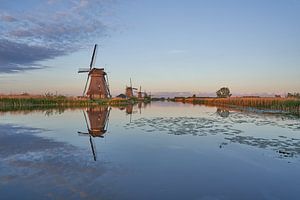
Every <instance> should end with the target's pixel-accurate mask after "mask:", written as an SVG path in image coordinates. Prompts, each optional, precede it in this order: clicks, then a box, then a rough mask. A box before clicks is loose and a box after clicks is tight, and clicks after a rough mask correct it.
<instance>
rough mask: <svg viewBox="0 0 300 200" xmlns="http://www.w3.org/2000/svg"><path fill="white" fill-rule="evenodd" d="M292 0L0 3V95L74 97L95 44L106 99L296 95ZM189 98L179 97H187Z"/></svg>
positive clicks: (298, 17) (299, 42)
mask: <svg viewBox="0 0 300 200" xmlns="http://www.w3.org/2000/svg"><path fill="white" fill-rule="evenodd" d="M299 10H300V1H298V0H260V1H258V0H251V1H250V0H242V1H241V0H240V1H237V0H199V1H196V0H195V1H192V0H188V1H167V0H166V1H158V0H153V1H138V0H128V1H117V0H94V1H91V0H81V1H80V0H78V1H76V0H66V1H62V0H43V1H37V0H28V1H26V4H25V3H24V1H21V0H16V1H13V2H12V1H8V0H4V1H3V2H1V7H0V13H1V14H0V33H1V36H0V93H16V92H31V93H44V92H46V91H49V92H55V91H57V92H58V93H62V94H68V95H80V94H81V93H82V90H83V86H84V81H85V79H86V76H85V75H84V74H77V73H76V72H77V68H79V67H85V66H88V65H89V62H90V57H91V53H92V48H93V44H94V43H98V44H99V45H100V48H99V51H98V56H97V62H96V65H97V66H104V67H105V68H106V71H108V75H109V79H110V85H111V90H112V92H113V94H118V93H121V92H123V90H124V87H125V85H126V84H129V78H130V77H131V78H132V80H133V83H134V85H135V86H139V85H142V87H143V88H144V89H145V90H147V91H151V92H152V93H159V94H166V92H169V93H168V94H178V93H181V92H188V93H189V92H190V93H197V94H198V93H201V94H214V93H215V91H216V90H218V89H219V88H220V87H222V86H228V87H230V88H231V90H232V93H233V94H257V93H259V94H265V93H272V94H273V93H280V94H281V93H285V92H299V91H300V79H299V77H300V26H299V24H300V12H299ZM188 93H187V94H188Z"/></svg>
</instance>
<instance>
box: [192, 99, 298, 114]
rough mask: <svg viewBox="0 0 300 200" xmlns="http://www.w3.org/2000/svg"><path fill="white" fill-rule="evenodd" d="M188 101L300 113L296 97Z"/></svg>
mask: <svg viewBox="0 0 300 200" xmlns="http://www.w3.org/2000/svg"><path fill="white" fill-rule="evenodd" d="M186 102H190V103H194V104H207V105H216V106H238V107H252V108H258V109H270V110H280V111H286V112H290V113H295V114H300V100H299V99H296V98H271V97H270V98H268V97H266V98H244V97H231V98H202V99H201V98H195V99H193V100H191V99H187V101H186Z"/></svg>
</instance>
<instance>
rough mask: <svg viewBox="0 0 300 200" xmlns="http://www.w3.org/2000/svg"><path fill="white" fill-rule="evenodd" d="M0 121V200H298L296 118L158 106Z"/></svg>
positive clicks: (5, 116)
mask: <svg viewBox="0 0 300 200" xmlns="http://www.w3.org/2000/svg"><path fill="white" fill-rule="evenodd" d="M0 118H1V121H0V199H195V200H196V199H197V200H198V199H205V200H210V199H212V200H215V199H222V200H223V199H295V200H296V199H300V158H299V156H300V120H299V118H295V117H291V116H283V115H278V114H258V113H249V112H240V111H235V110H226V109H224V108H216V107H205V106H193V105H185V104H179V103H158V102H157V103H152V104H151V105H149V104H148V105H146V106H145V105H137V106H134V107H130V106H129V107H126V108H125V107H124V108H116V107H113V108H108V107H100V108H88V109H75V110H53V111H34V112H28V111H24V112H10V113H8V112H7V113H1V114H0Z"/></svg>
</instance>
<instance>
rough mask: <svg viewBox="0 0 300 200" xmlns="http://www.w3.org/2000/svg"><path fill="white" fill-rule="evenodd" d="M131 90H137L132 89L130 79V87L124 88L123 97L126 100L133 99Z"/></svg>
mask: <svg viewBox="0 0 300 200" xmlns="http://www.w3.org/2000/svg"><path fill="white" fill-rule="evenodd" d="M133 90H137V88H134V87H132V82H131V78H130V87H128V86H126V90H125V95H126V97H127V98H131V97H133V96H134V95H133Z"/></svg>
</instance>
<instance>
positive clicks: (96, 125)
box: [77, 107, 110, 161]
mask: <svg viewBox="0 0 300 200" xmlns="http://www.w3.org/2000/svg"><path fill="white" fill-rule="evenodd" d="M86 112H87V115H88V119H89V122H88V120H87V117H86V114H85V111H83V115H84V119H85V123H86V128H87V131H88V132H81V131H78V132H77V133H78V134H79V135H81V136H89V137H90V144H91V149H92V153H93V157H94V160H95V161H96V160H97V155H96V146H95V144H94V140H93V138H94V137H101V138H103V137H104V136H103V135H104V134H105V133H106V131H107V129H108V122H109V113H110V108H108V107H95V108H89V109H88V110H87V111H86Z"/></svg>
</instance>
